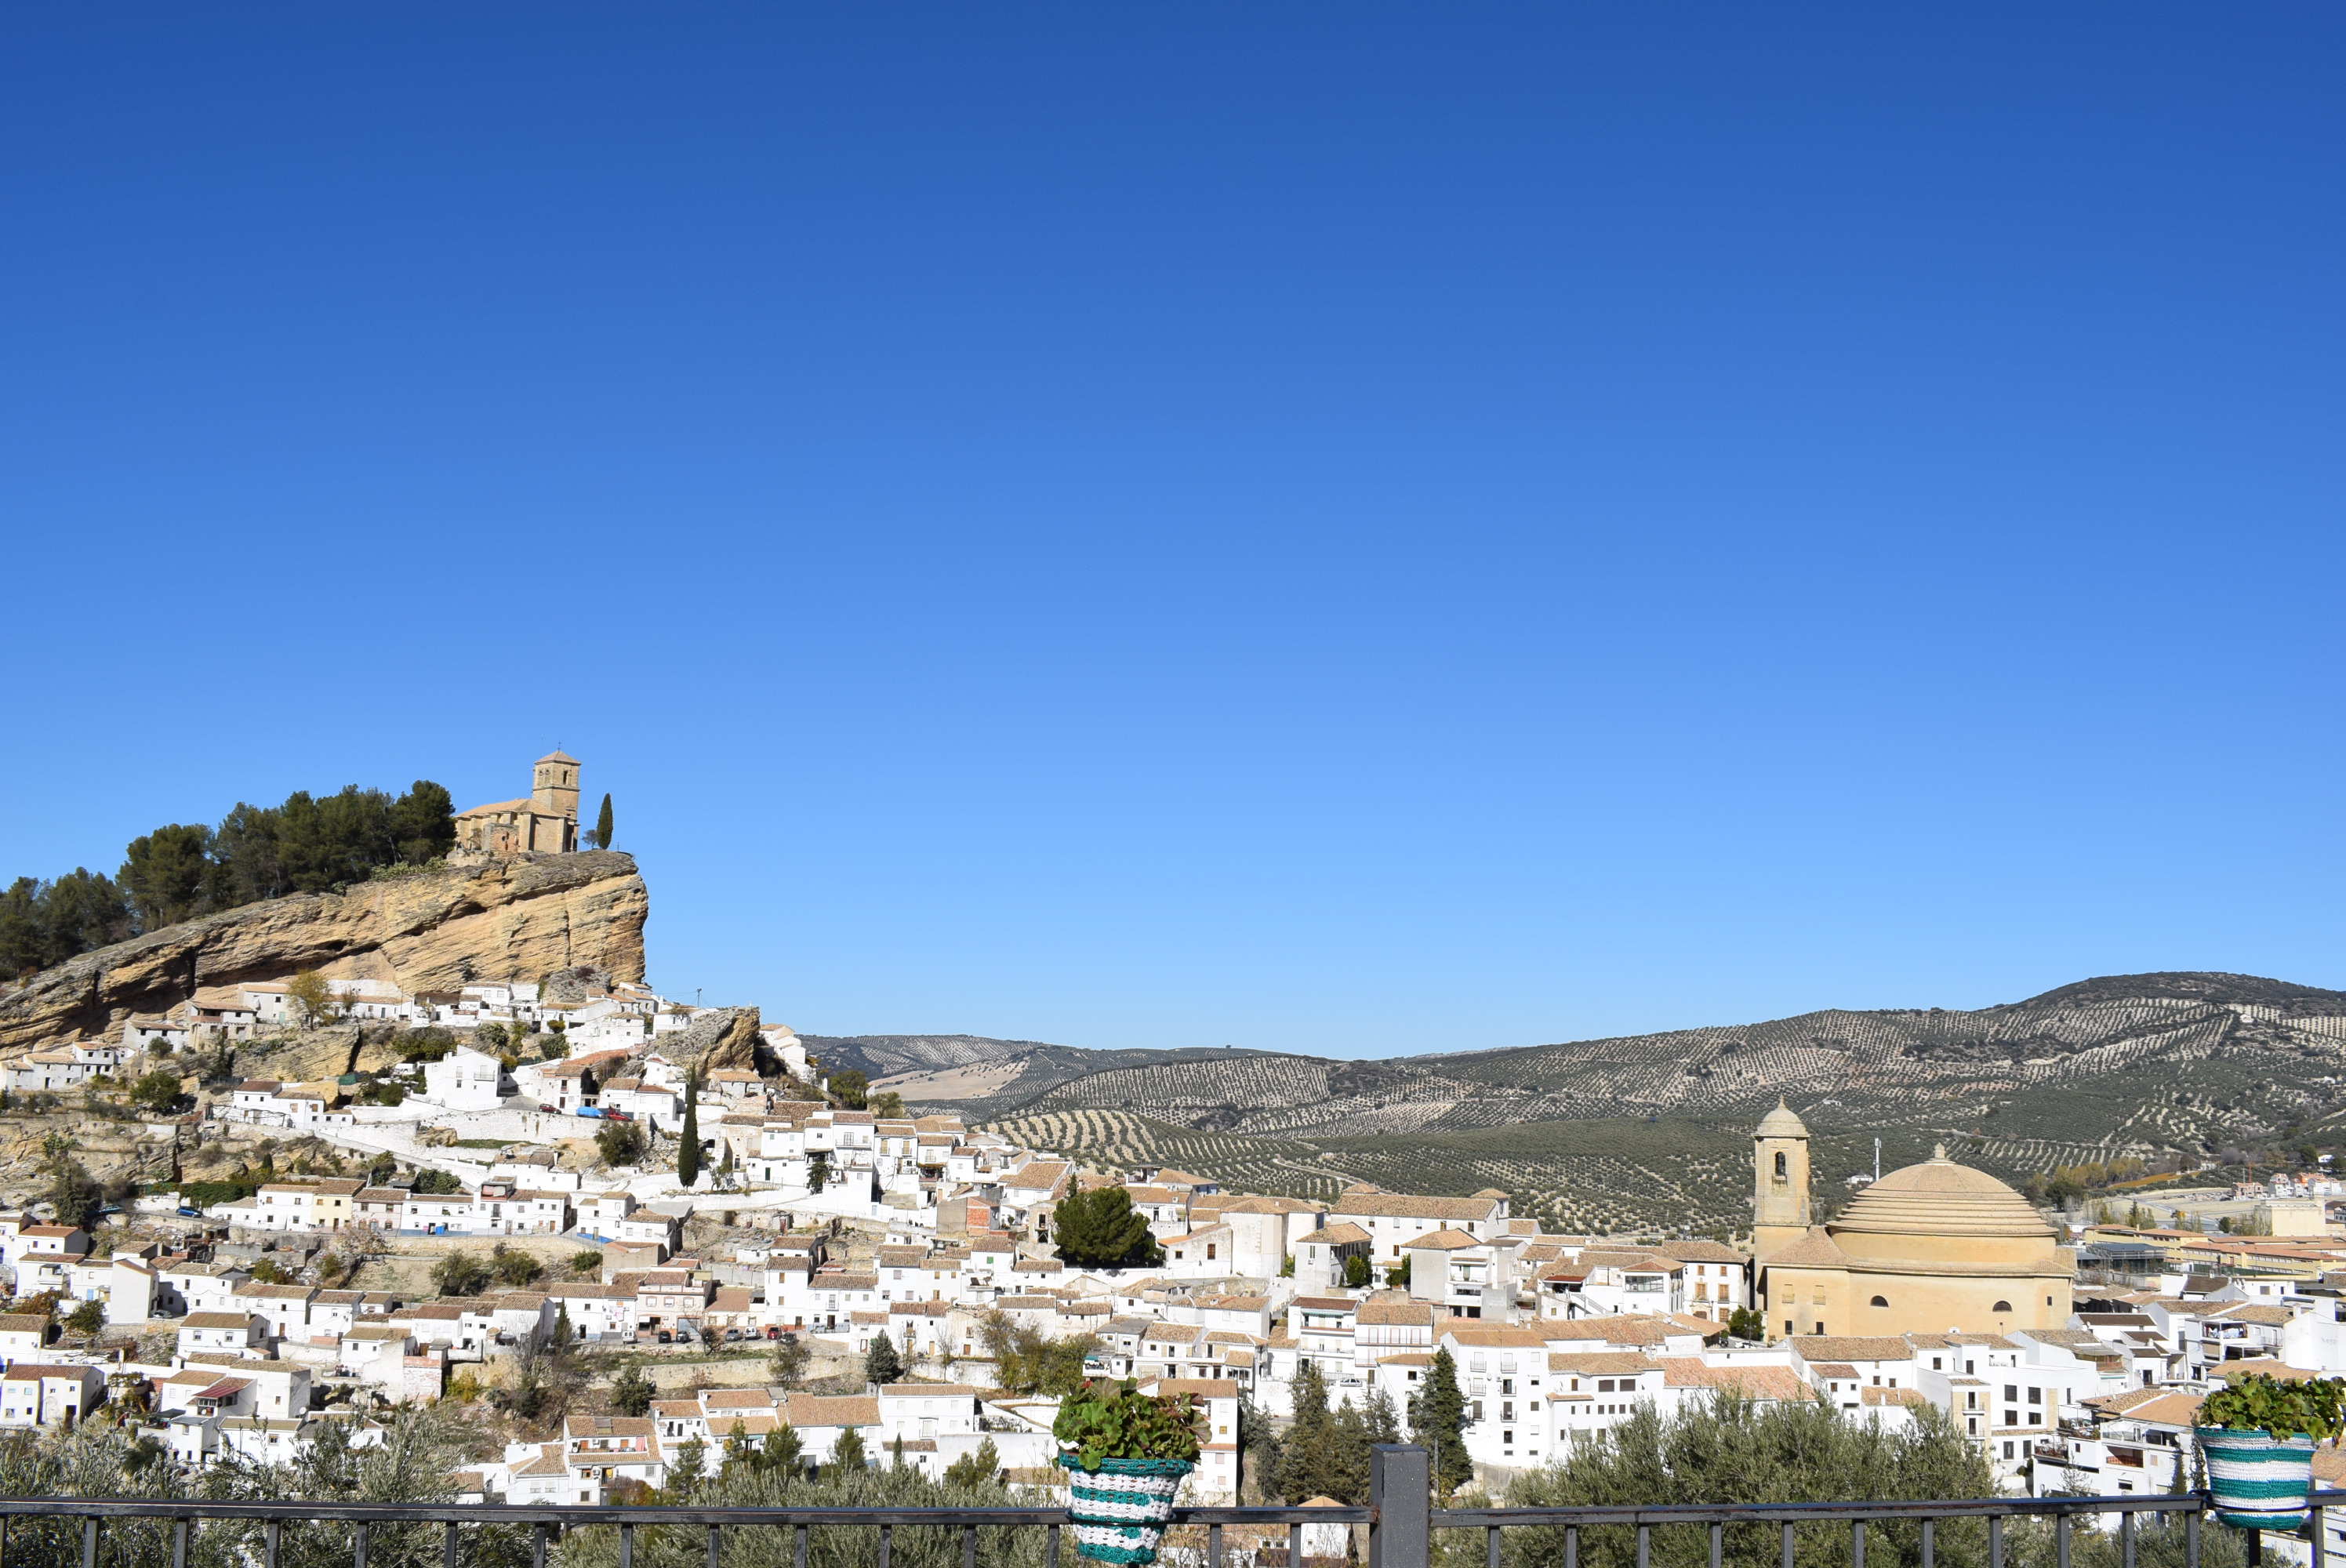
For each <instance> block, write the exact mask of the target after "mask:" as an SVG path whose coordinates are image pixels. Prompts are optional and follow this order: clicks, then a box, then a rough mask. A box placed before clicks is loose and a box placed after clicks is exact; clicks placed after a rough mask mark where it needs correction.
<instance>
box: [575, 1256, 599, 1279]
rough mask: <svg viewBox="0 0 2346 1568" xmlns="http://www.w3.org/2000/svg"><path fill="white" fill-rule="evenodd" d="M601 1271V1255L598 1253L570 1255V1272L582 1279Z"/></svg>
mask: <svg viewBox="0 0 2346 1568" xmlns="http://www.w3.org/2000/svg"><path fill="white" fill-rule="evenodd" d="M602 1271H603V1255H602V1254H601V1253H599V1252H574V1253H572V1254H571V1255H570V1272H571V1273H573V1274H575V1275H578V1276H580V1277H581V1278H584V1277H585V1276H586V1275H589V1274H599V1273H601V1272H602Z"/></svg>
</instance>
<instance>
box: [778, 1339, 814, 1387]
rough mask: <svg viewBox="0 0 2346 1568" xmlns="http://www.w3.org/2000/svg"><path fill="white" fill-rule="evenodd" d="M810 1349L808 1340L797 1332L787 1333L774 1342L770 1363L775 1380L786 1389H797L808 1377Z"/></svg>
mask: <svg viewBox="0 0 2346 1568" xmlns="http://www.w3.org/2000/svg"><path fill="white" fill-rule="evenodd" d="M807 1359H808V1351H807V1347H806V1341H805V1340H803V1339H800V1338H799V1337H798V1336H797V1335H796V1334H790V1333H785V1334H784V1335H783V1336H782V1337H781V1338H780V1339H778V1340H776V1341H775V1343H774V1354H773V1358H772V1359H771V1362H770V1368H771V1370H772V1374H773V1379H774V1381H775V1382H776V1383H778V1384H780V1386H781V1387H783V1388H785V1389H795V1388H797V1387H798V1386H799V1383H800V1381H801V1380H803V1379H804V1378H805V1377H806V1369H807Z"/></svg>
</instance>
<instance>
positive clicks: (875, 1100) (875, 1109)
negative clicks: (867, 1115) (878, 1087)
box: [865, 1089, 904, 1121]
mask: <svg viewBox="0 0 2346 1568" xmlns="http://www.w3.org/2000/svg"><path fill="white" fill-rule="evenodd" d="M865 1109H867V1110H869V1111H870V1112H871V1113H872V1115H875V1116H878V1117H880V1118H881V1119H882V1120H883V1121H900V1120H902V1119H903V1115H904V1096H903V1095H900V1094H898V1093H896V1091H895V1090H893V1089H888V1090H885V1091H882V1093H880V1094H877V1095H870V1096H869V1097H868V1098H867V1101H866V1104H865Z"/></svg>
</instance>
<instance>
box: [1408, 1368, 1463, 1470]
mask: <svg viewBox="0 0 2346 1568" xmlns="http://www.w3.org/2000/svg"><path fill="white" fill-rule="evenodd" d="M1409 1426H1410V1431H1412V1432H1413V1434H1415V1436H1416V1438H1417V1441H1419V1442H1420V1443H1422V1444H1423V1445H1424V1447H1425V1450H1426V1451H1427V1452H1428V1453H1429V1454H1430V1455H1431V1456H1432V1458H1433V1494H1434V1495H1435V1496H1436V1497H1447V1496H1449V1495H1450V1494H1451V1493H1452V1492H1454V1491H1456V1490H1457V1489H1458V1488H1459V1487H1460V1486H1463V1485H1464V1484H1465V1482H1466V1481H1468V1480H1469V1479H1471V1478H1472V1476H1473V1474H1474V1466H1473V1464H1472V1462H1471V1461H1469V1460H1468V1459H1467V1457H1466V1397H1465V1396H1464V1394H1462V1393H1461V1392H1460V1391H1459V1389H1458V1363H1457V1362H1456V1361H1454V1360H1453V1359H1451V1356H1450V1352H1449V1351H1448V1350H1436V1351H1434V1352H1433V1364H1432V1365H1431V1366H1429V1367H1427V1368H1426V1369H1425V1386H1424V1388H1423V1389H1421V1390H1418V1392H1417V1393H1416V1394H1415V1395H1414V1396H1413V1397H1412V1398H1411V1400H1410V1401H1409Z"/></svg>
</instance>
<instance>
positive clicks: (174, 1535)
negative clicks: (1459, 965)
mask: <svg viewBox="0 0 2346 1568" xmlns="http://www.w3.org/2000/svg"><path fill="white" fill-rule="evenodd" d="M171 1568H188V1522H187V1521H186V1520H184V1519H174V1520H173V1521H171ZM2314 1568H2321V1565H2320V1564H2319V1563H2316V1564H2315V1565H2314Z"/></svg>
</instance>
